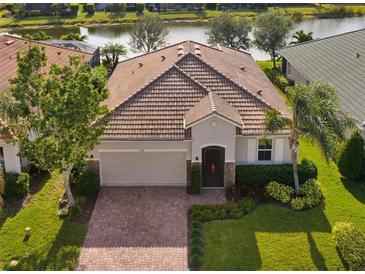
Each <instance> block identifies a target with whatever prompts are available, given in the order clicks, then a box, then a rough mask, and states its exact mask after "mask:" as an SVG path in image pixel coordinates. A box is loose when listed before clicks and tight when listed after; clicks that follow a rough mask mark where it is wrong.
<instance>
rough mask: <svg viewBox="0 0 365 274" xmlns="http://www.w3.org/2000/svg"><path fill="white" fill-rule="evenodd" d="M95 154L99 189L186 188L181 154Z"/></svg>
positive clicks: (130, 151)
mask: <svg viewBox="0 0 365 274" xmlns="http://www.w3.org/2000/svg"><path fill="white" fill-rule="evenodd" d="M99 152H100V154H99V155H100V173H101V176H100V179H101V184H102V185H105V186H181V185H186V177H187V172H186V151H185V150H167V149H166V150H153V149H145V150H124V151H120V150H115V151H99Z"/></svg>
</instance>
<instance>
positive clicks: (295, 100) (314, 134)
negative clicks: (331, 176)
mask: <svg viewBox="0 0 365 274" xmlns="http://www.w3.org/2000/svg"><path fill="white" fill-rule="evenodd" d="M288 97H289V100H288V101H289V106H290V107H291V111H292V114H291V117H288V116H284V115H282V114H281V113H280V112H279V111H278V110H276V109H271V110H269V111H268V112H267V113H266V119H265V126H266V132H271V133H274V132H277V131H279V130H281V129H289V131H290V137H289V146H290V150H291V159H292V163H293V176H294V184H295V191H296V194H297V195H298V194H299V178H298V166H297V163H298V149H299V138H300V137H303V138H308V139H309V140H311V141H312V142H314V143H317V144H318V145H319V147H320V149H321V151H322V153H323V154H324V156H325V157H326V160H327V161H328V160H329V159H330V158H334V153H335V150H336V148H337V146H338V144H339V142H340V141H341V140H343V139H344V138H345V136H344V131H345V129H346V128H347V127H349V126H352V125H353V123H352V121H351V120H350V119H349V118H348V116H347V114H346V113H345V112H343V111H342V110H341V108H340V105H339V99H338V97H337V94H336V91H335V90H334V89H333V88H331V87H330V86H329V85H328V84H325V83H323V82H313V83H311V84H309V85H306V86H301V87H297V88H294V89H292V90H291V91H290V92H289V96H288Z"/></svg>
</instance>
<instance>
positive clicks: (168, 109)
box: [102, 41, 289, 140]
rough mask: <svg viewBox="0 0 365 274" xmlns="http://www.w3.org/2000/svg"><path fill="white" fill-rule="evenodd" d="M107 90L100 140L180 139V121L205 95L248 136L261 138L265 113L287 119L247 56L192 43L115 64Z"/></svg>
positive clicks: (271, 88)
mask: <svg viewBox="0 0 365 274" xmlns="http://www.w3.org/2000/svg"><path fill="white" fill-rule="evenodd" d="M107 86H108V88H109V93H110V95H109V98H108V99H107V100H106V101H105V104H107V105H108V106H109V108H110V109H111V110H112V112H111V114H110V115H109V116H108V117H107V119H108V125H107V126H106V129H105V131H104V135H103V136H102V138H103V140H151V139H152V140H176V139H184V136H185V134H184V132H185V128H184V115H185V114H186V113H187V112H188V111H189V110H191V109H192V108H193V107H194V106H195V105H196V104H198V103H199V102H200V101H201V100H202V99H203V98H204V97H206V96H207V95H208V94H209V92H213V93H215V94H216V95H218V96H219V97H221V99H222V100H224V101H226V103H225V104H223V103H222V104H221V105H222V108H227V109H224V110H223V109H221V110H220V113H222V114H224V115H226V116H228V117H229V118H231V119H232V118H233V120H234V121H236V122H237V121H238V120H239V118H238V117H237V116H236V114H234V112H235V111H232V108H235V109H236V110H237V112H238V113H239V114H240V118H241V122H240V124H241V123H243V130H242V132H243V134H246V135H258V134H263V133H264V120H265V115H266V111H267V109H268V108H271V107H275V108H277V109H278V110H279V111H281V112H282V113H284V114H288V113H289V110H288V108H287V106H286V104H285V103H284V101H283V99H282V98H281V96H280V95H279V94H278V93H277V91H276V90H275V88H274V86H273V85H272V84H271V82H270V80H269V79H268V78H267V77H266V76H265V74H264V73H263V72H262V71H261V69H260V68H259V67H258V66H257V64H256V62H255V60H254V59H253V58H252V57H251V55H249V54H247V53H243V52H239V51H236V50H233V49H230V48H226V47H218V48H213V47H209V46H206V45H203V44H199V43H196V42H192V41H185V42H182V43H179V44H175V45H171V46H168V47H166V48H163V49H161V50H157V51H154V52H152V53H149V54H144V55H142V56H138V57H135V58H131V59H128V60H126V61H123V62H121V63H119V64H118V65H117V67H116V68H115V70H114V72H113V74H112V75H111V77H110V78H109V80H108V83H107ZM217 100H218V101H219V102H221V101H220V99H217ZM223 106H224V107H223ZM192 112H193V110H192ZM187 115H188V116H189V114H187ZM285 132H286V131H285V130H284V131H281V132H279V133H285Z"/></svg>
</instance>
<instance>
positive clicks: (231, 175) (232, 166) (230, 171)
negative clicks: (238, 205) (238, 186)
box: [224, 162, 236, 188]
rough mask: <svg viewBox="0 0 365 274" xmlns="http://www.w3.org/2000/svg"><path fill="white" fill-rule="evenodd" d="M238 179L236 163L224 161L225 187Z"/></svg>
mask: <svg viewBox="0 0 365 274" xmlns="http://www.w3.org/2000/svg"><path fill="white" fill-rule="evenodd" d="M235 181H236V163H232V162H230V163H229V162H226V163H224V187H225V188H227V187H230V186H232V185H234V184H235Z"/></svg>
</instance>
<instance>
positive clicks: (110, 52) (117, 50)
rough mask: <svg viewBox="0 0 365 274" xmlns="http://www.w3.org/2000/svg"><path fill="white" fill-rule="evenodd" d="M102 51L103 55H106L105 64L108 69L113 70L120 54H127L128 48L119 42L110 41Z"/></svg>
mask: <svg viewBox="0 0 365 274" xmlns="http://www.w3.org/2000/svg"><path fill="white" fill-rule="evenodd" d="M100 53H101V56H103V57H105V60H103V63H104V65H105V66H106V67H107V69H108V71H112V70H113V69H114V68H115V66H116V65H117V64H118V62H119V56H120V55H125V54H126V53H127V50H126V48H125V47H124V46H123V45H121V44H119V43H113V42H109V43H107V44H106V45H105V46H104V47H102V48H101V52H100Z"/></svg>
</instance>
